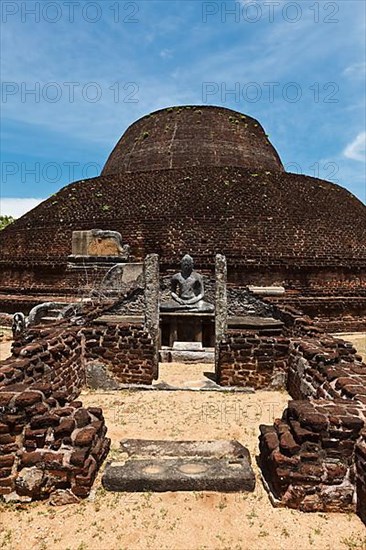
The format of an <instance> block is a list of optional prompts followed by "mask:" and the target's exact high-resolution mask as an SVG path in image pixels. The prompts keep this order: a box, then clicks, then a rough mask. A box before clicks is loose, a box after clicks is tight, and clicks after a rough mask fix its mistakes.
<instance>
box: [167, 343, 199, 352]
mask: <svg viewBox="0 0 366 550" xmlns="http://www.w3.org/2000/svg"><path fill="white" fill-rule="evenodd" d="M173 350H177V351H202V342H174V344H173Z"/></svg>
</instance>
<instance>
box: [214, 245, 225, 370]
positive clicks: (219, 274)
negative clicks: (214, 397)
mask: <svg viewBox="0 0 366 550" xmlns="http://www.w3.org/2000/svg"><path fill="white" fill-rule="evenodd" d="M215 279H216V281H215V288H216V305H215V371H216V375H217V374H218V359H219V344H220V341H221V340H222V339H223V338H224V336H225V332H226V329H227V292H226V281H227V265H226V258H225V256H223V255H222V254H216V259H215Z"/></svg>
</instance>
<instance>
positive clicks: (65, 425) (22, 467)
mask: <svg viewBox="0 0 366 550" xmlns="http://www.w3.org/2000/svg"><path fill="white" fill-rule="evenodd" d="M12 388H13V389H12ZM3 390H4V388H2V389H1V390H0V410H1V418H0V494H2V495H9V494H12V496H13V497H19V496H20V497H28V498H29V499H32V500H33V499H39V498H47V497H48V496H49V495H50V494H51V493H52V492H53V491H54V490H56V489H68V488H71V490H72V492H73V493H74V494H75V495H77V496H79V497H85V496H87V495H88V494H89V492H90V489H91V487H92V485H93V482H94V479H95V476H96V474H97V472H98V469H99V467H100V465H101V463H102V462H103V460H104V458H105V457H106V455H107V453H108V451H109V446H110V440H109V439H107V438H106V437H105V435H106V431H107V428H106V426H105V423H104V418H103V414H102V410H101V409H99V408H88V409H85V408H83V407H82V403H81V402H80V401H71V402H68V401H67V392H62V391H58V392H55V391H52V385H51V384H45V383H35V384H33V385H31V386H26V385H23V386H21V385H18V386H17V387H13V386H9V388H8V389H6V388H5V390H6V391H3Z"/></svg>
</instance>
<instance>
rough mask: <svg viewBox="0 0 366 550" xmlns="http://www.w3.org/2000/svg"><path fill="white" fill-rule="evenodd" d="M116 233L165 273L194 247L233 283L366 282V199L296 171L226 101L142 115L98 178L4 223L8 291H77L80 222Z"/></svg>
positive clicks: (205, 264)
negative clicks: (221, 265)
mask: <svg viewBox="0 0 366 550" xmlns="http://www.w3.org/2000/svg"><path fill="white" fill-rule="evenodd" d="M93 229H103V230H109V231H116V232H119V233H120V234H121V235H122V240H123V243H125V244H127V245H128V246H129V248H130V259H129V261H134V262H140V261H142V260H143V259H144V257H145V256H146V254H149V253H157V254H159V257H160V266H161V270H162V272H163V273H164V272H167V271H169V270H171V269H176V266H177V265H178V263H179V261H180V258H181V257H182V256H183V255H184V254H186V253H189V254H191V255H192V256H193V257H194V260H195V265H196V266H197V269H200V270H207V271H208V270H210V271H212V269H213V266H214V258H215V254H217V253H220V254H224V255H225V256H226V258H227V263H228V280H229V282H230V283H232V284H237V285H247V284H282V285H284V286H285V287H287V288H291V289H302V290H304V289H305V290H306V289H313V290H314V289H317V291H319V292H322V291H324V290H325V289H329V288H331V289H333V291H337V292H345V290H346V291H354V290H355V289H360V288H363V289H365V288H366V275H365V273H366V269H365V268H366V207H365V205H364V204H363V203H362V202H361V201H359V200H358V199H357V198H356V197H354V196H353V195H352V194H351V193H350V192H348V191H347V190H346V189H344V188H342V187H340V186H339V185H335V184H333V183H330V182H328V181H323V180H320V179H316V178H312V177H309V176H304V175H297V174H291V173H287V172H286V171H285V170H284V167H283V165H282V162H281V160H280V157H279V155H278V154H277V152H276V150H275V149H274V147H273V146H272V145H271V143H270V141H269V139H268V136H267V135H266V133H265V131H264V130H263V128H262V126H261V125H260V123H259V122H258V121H256V120H255V119H253V118H251V117H250V116H247V115H244V114H242V113H239V112H236V111H232V110H230V109H226V108H222V107H209V106H184V107H171V108H167V109H162V110H159V111H156V112H154V113H151V114H150V115H147V116H145V117H143V118H141V119H140V120H138V121H137V122H135V123H134V124H132V125H131V126H130V127H129V128H128V129H127V130H126V132H125V133H124V134H123V136H122V137H121V139H120V140H119V142H118V143H117V145H116V146H115V148H114V150H113V151H112V153H111V155H110V156H109V158H108V160H107V162H106V164H105V166H104V168H103V170H102V173H101V175H100V176H99V177H96V178H92V179H89V180H85V181H78V182H74V183H71V184H69V185H67V186H66V187H64V188H63V189H61V190H60V191H59V192H58V193H57V194H56V195H54V196H52V197H51V198H49V199H47V200H45V201H44V202H42V203H41V204H40V205H39V206H37V207H36V208H35V209H33V210H32V211H30V212H29V213H27V214H26V215H24V216H23V217H22V218H20V219H19V220H17V221H16V222H14V223H13V224H11V225H10V226H8V227H7V228H6V229H5V230H3V231H1V232H0V273H1V277H0V278H1V284H0V291H1V292H2V293H12V292H15V291H17V292H18V291H19V289H21V290H22V292H23V293H25V294H32V293H33V294H34V293H51V294H52V293H53V294H60V293H66V294H71V295H72V294H75V292H76V290H75V287H77V285H78V284H79V282H80V272H78V275H77V277H79V279H77V277H76V274H75V273H76V272H75V270H72V269H70V265H69V257H70V255H71V253H72V238H73V232H75V231H85V230H93Z"/></svg>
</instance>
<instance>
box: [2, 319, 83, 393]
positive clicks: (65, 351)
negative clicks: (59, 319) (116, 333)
mask: <svg viewBox="0 0 366 550" xmlns="http://www.w3.org/2000/svg"><path fill="white" fill-rule="evenodd" d="M79 331H80V329H79V328H77V327H67V326H66V324H65V323H63V326H56V327H49V328H45V327H42V328H41V327H40V328H34V329H32V330H31V331H29V333H28V335H27V341H28V342H27V343H26V344H24V343H23V342H21V341H15V342H14V343H13V346H12V356H11V357H9V358H8V359H5V361H2V362H1V363H0V384H1V386H2V387H4V388H6V387H8V386H13V385H15V384H25V385H27V386H29V387H31V386H32V385H33V384H34V383H47V384H50V385H51V391H52V392H53V394H55V395H56V394H57V392H59V391H61V392H63V393H66V396H67V397H68V398H70V399H74V398H75V397H77V396H78V395H79V393H80V390H81V387H82V386H83V384H84V382H85V372H84V369H83V366H82V357H81V356H82V335H81V333H80V332H79Z"/></svg>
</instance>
